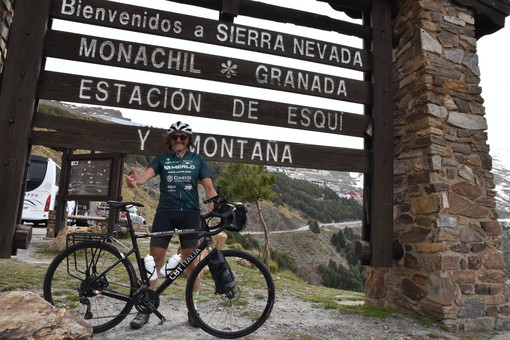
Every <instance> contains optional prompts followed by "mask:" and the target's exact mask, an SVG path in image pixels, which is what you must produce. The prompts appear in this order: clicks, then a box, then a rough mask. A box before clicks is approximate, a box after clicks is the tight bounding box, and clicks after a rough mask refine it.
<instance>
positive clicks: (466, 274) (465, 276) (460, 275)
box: [451, 270, 476, 284]
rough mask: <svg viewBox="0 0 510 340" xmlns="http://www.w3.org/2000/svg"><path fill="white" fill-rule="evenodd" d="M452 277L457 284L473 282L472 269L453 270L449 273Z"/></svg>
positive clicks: (474, 276) (473, 273)
mask: <svg viewBox="0 0 510 340" xmlns="http://www.w3.org/2000/svg"><path fill="white" fill-rule="evenodd" d="M451 275H452V279H453V281H454V282H455V283H458V284H469V283H474V282H475V278H476V275H475V272H474V271H472V270H455V271H453V272H452V273H451Z"/></svg>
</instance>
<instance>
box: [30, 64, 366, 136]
mask: <svg viewBox="0 0 510 340" xmlns="http://www.w3.org/2000/svg"><path fill="white" fill-rule="evenodd" d="M133 91H138V93H139V94H140V95H141V99H140V100H139V101H138V100H137V101H133V100H132V98H133V96H132V94H133V93H134V92H133ZM174 95H175V98H177V99H176V100H175V101H174V100H172V98H174ZM38 97H39V98H41V99H49V100H59V101H66V102H75V103H82V104H87V105H99V106H105V105H106V106H112V107H123V108H127V109H136V110H144V111H155V112H164V113H177V114H184V115H187V116H195V117H204V118H213V119H221V120H230V121H236V122H241V123H251V124H261V125H270V126H277V127H284V128H291V129H299V130H306V131H316V132H327V133H332V134H338V135H346V136H353V137H366V138H368V137H369V136H368V135H367V134H366V130H367V128H368V126H369V123H370V118H369V117H367V116H365V115H361V114H355V113H349V112H343V111H334V110H329V109H324V108H319V107H314V106H306V107H305V106H301V105H294V104H290V103H278V102H272V101H266V100H260V99H256V98H247V97H240V96H239V97H237V96H229V95H222V94H217V93H211V92H204V91H192V90H188V89H183V88H173V87H168V86H158V85H151V84H143V83H133V82H127V81H119V80H114V79H109V78H96V77H87V76H78V75H71V74H64V73H55V72H44V73H43V74H42V78H41V81H40V83H39V91H38ZM183 103H184V105H183ZM147 114H150V113H147ZM50 128H51V127H50Z"/></svg>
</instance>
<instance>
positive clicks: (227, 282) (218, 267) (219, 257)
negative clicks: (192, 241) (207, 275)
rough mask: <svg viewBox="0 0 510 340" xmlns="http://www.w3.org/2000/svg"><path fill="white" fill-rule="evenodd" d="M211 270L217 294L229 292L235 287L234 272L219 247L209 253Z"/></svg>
mask: <svg viewBox="0 0 510 340" xmlns="http://www.w3.org/2000/svg"><path fill="white" fill-rule="evenodd" d="M208 266H209V270H210V271H211V275H212V276H213V278H214V283H215V284H216V291H215V293H216V294H227V293H229V292H231V291H232V290H233V289H234V273H232V270H231V269H230V266H229V264H228V263H227V261H226V260H225V257H224V256H223V254H222V253H221V252H220V251H218V249H213V251H211V253H210V254H209V263H208Z"/></svg>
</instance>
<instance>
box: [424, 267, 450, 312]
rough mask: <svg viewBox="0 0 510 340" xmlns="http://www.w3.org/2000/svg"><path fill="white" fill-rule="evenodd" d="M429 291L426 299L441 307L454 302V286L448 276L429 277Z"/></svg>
mask: <svg viewBox="0 0 510 340" xmlns="http://www.w3.org/2000/svg"><path fill="white" fill-rule="evenodd" d="M429 281H430V284H429V291H428V295H427V299H429V300H430V301H433V302H435V303H439V304H441V305H443V306H447V305H451V304H452V303H453V301H454V292H455V285H454V283H453V282H452V280H451V279H450V278H449V277H448V276H437V275H434V274H432V275H430V276H429Z"/></svg>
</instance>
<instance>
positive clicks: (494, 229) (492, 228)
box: [480, 220, 501, 236]
mask: <svg viewBox="0 0 510 340" xmlns="http://www.w3.org/2000/svg"><path fill="white" fill-rule="evenodd" d="M480 225H481V226H482V228H483V230H485V232H486V233H487V235H489V236H499V235H501V225H500V224H499V222H498V221H495V220H492V221H483V222H480Z"/></svg>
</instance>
